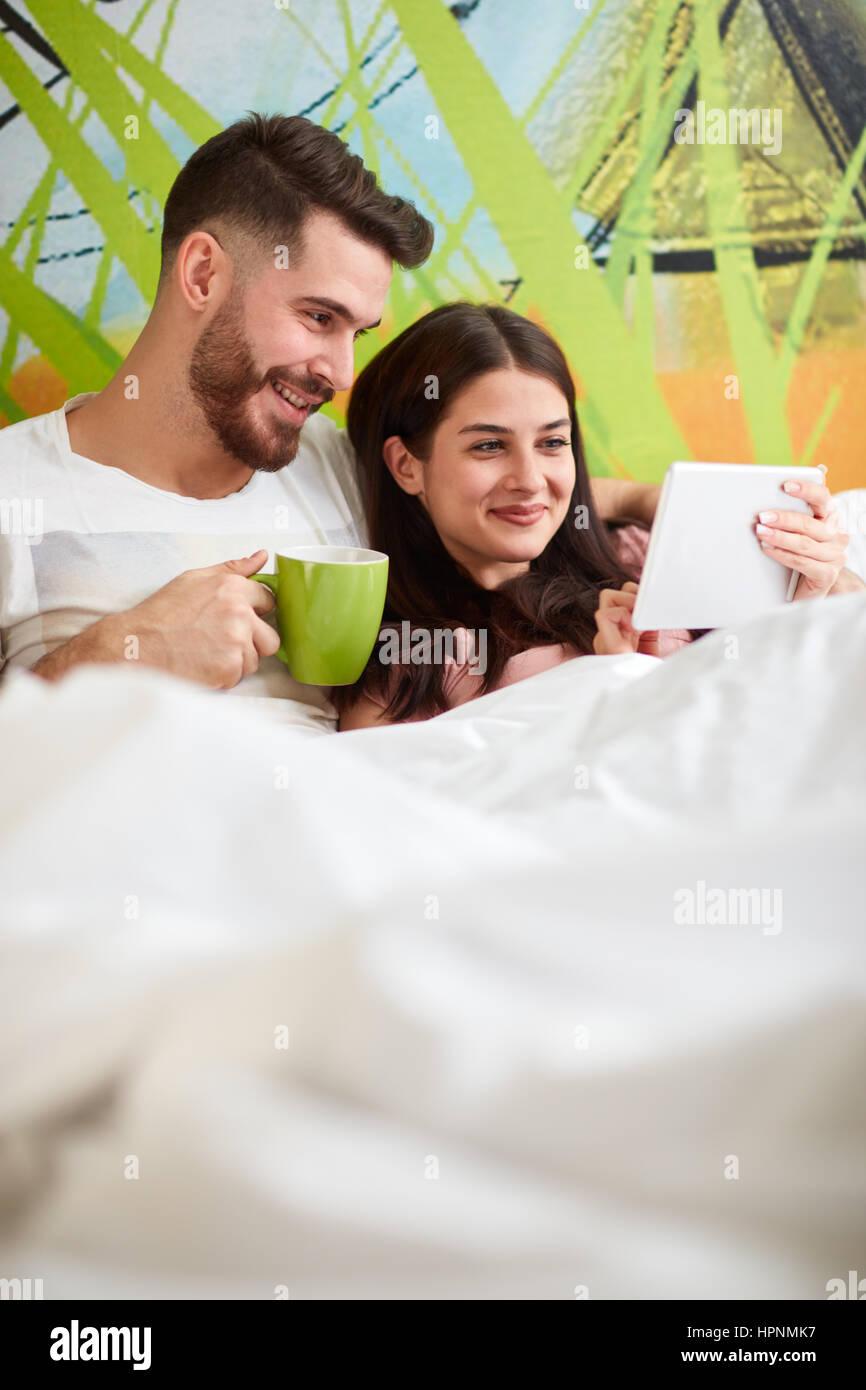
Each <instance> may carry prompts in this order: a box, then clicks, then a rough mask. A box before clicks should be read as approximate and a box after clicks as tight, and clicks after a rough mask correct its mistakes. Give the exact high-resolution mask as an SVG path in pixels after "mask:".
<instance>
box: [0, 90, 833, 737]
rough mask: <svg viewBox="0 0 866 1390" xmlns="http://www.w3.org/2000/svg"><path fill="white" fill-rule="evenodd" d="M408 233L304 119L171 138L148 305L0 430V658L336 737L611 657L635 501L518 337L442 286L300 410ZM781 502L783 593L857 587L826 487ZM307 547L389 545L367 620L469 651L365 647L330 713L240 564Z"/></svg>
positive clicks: (347, 354)
mask: <svg viewBox="0 0 866 1390" xmlns="http://www.w3.org/2000/svg"><path fill="white" fill-rule="evenodd" d="M432 244H433V227H432V226H431V224H430V223H429V222H428V221H427V220H426V219H425V218H424V217H422V216H421V215H420V213H419V212H418V211H417V209H416V208H415V207H414V206H413V205H412V204H411V203H408V202H406V201H405V200H403V199H401V198H397V197H389V196H388V195H387V194H386V193H385V192H384V191H383V190H382V189H380V188H379V186H378V184H377V182H376V179H375V177H374V176H373V174H372V173H370V171H368V170H366V169H365V168H364V165H363V163H362V162H361V160H360V159H359V158H358V156H356V155H353V154H351V153H350V152H349V150H348V149H347V147H346V146H345V145H344V144H343V142H342V141H341V140H339V139H338V137H337V136H336V135H334V134H333V133H332V132H330V131H327V130H324V129H322V128H321V127H319V126H316V125H315V124H313V123H312V122H310V121H308V120H306V119H305V118H303V117H300V116H292V117H283V116H274V117H267V118H265V117H262V116H257V115H254V114H250V115H249V116H248V117H247V118H245V119H244V120H242V121H238V122H236V123H235V124H234V125H233V126H230V127H229V128H228V129H227V130H225V131H222V132H221V133H220V134H218V135H216V136H214V137H213V138H212V139H211V140H209V141H208V142H207V143H206V144H205V145H203V146H202V147H201V148H200V149H199V150H197V151H196V152H195V153H194V154H193V156H192V157H191V158H190V160H189V161H188V163H187V164H186V165H185V166H184V168H183V169H182V170H181V172H180V174H179V175H178V177H177V179H176V180H175V183H174V184H173V186H172V188H171V191H170V193H169V197H168V200H167V203H166V207H165V215H164V220H163V230H162V246H161V251H162V256H161V268H160V276H159V282H158V286H157V294H156V299H155V302H154V304H153V306H152V309H151V312H150V314H149V317H148V319H147V322H146V324H145V326H144V328H143V330H142V332H141V334H140V336H139V338H138V339H137V340H136V342H135V343H134V345H133V346H132V348H131V350H130V352H129V353H128V355H127V357H126V359H125V360H124V361H123V362H122V363H121V365H120V366H119V368H118V370H117V371H116V373H115V375H114V376H113V377H112V379H111V380H110V381H109V383H108V384H107V385H106V386H105V387H104V389H103V390H101V391H99V392H84V393H80V394H79V395H76V396H74V397H73V398H72V399H70V400H68V401H67V402H66V403H65V405H64V406H63V407H61V408H60V409H58V410H55V411H52V412H50V413H49V414H46V415H41V416H36V417H34V418H32V419H28V420H22V421H20V422H19V423H16V424H12V425H9V426H8V427H7V428H5V429H3V430H2V431H0V502H2V517H0V520H2V525H0V668H3V667H7V666H9V667H14V666H18V667H23V668H25V669H29V670H31V671H34V672H35V673H36V674H38V675H39V676H41V677H44V678H45V679H47V680H54V679H57V678H58V677H61V676H63V675H64V674H65V673H66V672H68V671H70V670H73V669H74V668H75V667H76V666H79V665H81V664H85V663H89V662H101V663H106V662H107V663H116V664H121V663H124V662H128V661H135V662H140V663H141V664H142V665H147V666H151V667H156V668H159V669H162V670H164V671H168V672H170V673H173V674H175V675H178V676H181V677H184V678H186V679H188V680H192V681H195V682H197V683H198V684H199V685H202V686H205V687H208V688H210V689H220V690H226V691H231V692H232V693H237V694H242V695H252V696H255V695H260V696H265V697H268V699H269V708H271V709H273V708H274V707H275V706H278V707H279V708H280V711H281V717H283V712H284V711H288V714H287V715H286V716H285V717H287V719H288V721H289V722H294V723H304V724H307V725H309V724H312V725H314V726H315V727H317V728H321V729H326V730H332V729H333V728H334V727H335V724H336V719H337V714H338V713H339V716H340V722H341V726H342V727H344V728H357V727H360V726H363V725H365V724H372V723H378V722H382V721H393V720H395V719H396V720H399V719H412V718H424V717H427V716H429V715H432V714H435V713H436V712H437V711H440V710H443V709H446V708H448V707H450V706H451V705H453V704H455V703H459V702H461V701H464V700H466V699H469V698H472V697H473V696H474V695H476V694H478V693H481V692H482V691H485V690H489V689H494V688H495V687H497V686H500V685H502V684H504V683H507V682H510V681H513V680H515V679H518V678H519V677H521V676H523V675H527V674H530V673H531V672H534V671H537V670H540V669H543V668H544V667H545V666H549V665H551V664H554V663H556V662H558V661H562V660H565V659H567V658H569V657H573V656H577V655H581V654H583V653H589V652H592V651H595V652H618V651H623V650H626V651H627V650H630V649H634V648H635V647H636V646H637V645H638V643H637V637H636V635H635V634H634V632H633V631H632V629H631V624H630V622H629V613H630V609H631V606H632V603H633V594H634V580H635V579H636V578H637V576H638V574H639V572H640V565H641V560H642V555H643V548H644V542H645V534H646V532H645V527H646V524H647V523H648V522H649V521H650V520H651V517H652V512H653V509H654V506H655V502H656V498H657V492H658V490H657V489H656V488H648V487H646V486H642V485H639V484H636V483H629V482H626V481H622V480H614V479H594V480H593V481H592V484H590V480H589V479H588V477H587V473H586V467H585V464H584V461H583V458H582V454H581V448H580V439H579V434H578V428H577V420H576V416H575V409H574V391H573V387H572V383H571V378H570V376H569V373H568V369H567V366H566V363H565V360H564V358H563V355H562V353H561V352H560V350H559V348H558V347H557V345H556V343H555V342H553V340H552V339H551V338H550V337H549V335H547V334H546V333H544V332H543V331H542V330H541V329H540V328H538V327H536V326H534V325H533V324H531V323H530V322H528V321H527V320H525V319H523V318H521V317H519V316H518V315H516V314H514V313H511V312H510V311H508V310H506V309H504V308H501V307H495V306H490V307H483V306H474V305H469V304H451V305H445V306H443V307H441V308H439V309H436V310H434V311H433V312H432V313H429V314H427V315H425V316H424V317H423V318H422V319H420V320H419V321H418V322H416V323H415V324H413V325H412V326H411V327H410V328H408V329H406V330H405V331H404V332H403V333H401V334H400V335H399V336H398V337H397V338H396V339H394V340H393V341H392V342H391V343H390V344H389V345H388V346H387V347H386V348H385V349H383V351H382V352H380V353H379V354H378V356H376V357H375V359H374V360H373V361H372V362H371V363H370V364H369V365H368V366H367V367H366V368H365V370H364V371H363V372H362V373H361V375H360V377H359V379H358V381H357V383H356V384H355V387H354V390H353V391H352V395H351V399H350V405H349V438H348V439H347V438H346V435H345V433H344V432H343V431H340V430H338V429H337V428H336V426H335V425H334V424H333V422H332V421H331V420H329V419H328V418H327V417H325V416H323V415H320V414H317V413H316V412H317V411H318V410H319V407H320V406H321V405H323V404H325V403H326V402H328V401H330V400H332V399H333V397H334V395H335V394H336V393H337V392H338V391H347V390H349V388H350V387H351V386H352V380H353V375H354V367H353V350H354V343H355V340H356V339H357V337H358V336H359V335H360V334H361V333H363V332H365V331H366V330H367V329H369V328H371V327H375V326H377V325H378V324H379V323H380V322H381V319H382V314H383V309H384V305H385V300H386V295H387V292H388V288H389V285H390V280H391V275H392V271H393V266H394V264H395V263H396V264H397V265H399V266H402V267H404V268H414V267H417V266H419V265H421V264H423V262H424V261H425V260H426V259H427V257H428V256H429V254H430V251H431V248H432ZM804 495H805V496H806V500H807V501H808V502H809V503H810V504H811V507H812V511H813V514H814V515H813V516H810V517H801V516H798V515H797V514H788V513H785V512H781V513H780V514H779V517H778V520H777V521H776V522H775V523H774V526H773V529H772V531H771V532H770V533H769V534H767V535H766V536H765V537H762V538H761V539H762V543H765V544H769V545H771V546H772V547H773V548H772V549H771V550H770V553H771V554H774V555H775V556H776V558H778V559H779V560H780V561H781V562H783V563H785V564H788V565H792V566H794V567H795V568H796V569H798V570H800V572H801V575H802V579H801V582H800V591H799V592H798V597H812V596H819V595H821V594H824V593H827V592H830V591H831V590H835V591H838V590H840V588H841V587H844V586H845V584H846V583H848V584H850V583H857V582H858V581H854V580H853V579H850V580H849V579H847V578H846V575H847V572H845V571H843V569H842V566H843V564H844V545H843V541H844V537H843V536H841V534H840V529H841V528H840V526H839V523H838V518H837V516H836V514H835V510H834V508H833V506H832V503H831V500H830V497H829V494H828V493H827V490H826V488H824V487H817V488H812V489H810V490H809V491H808V492H807V493H804ZM626 518H631V519H632V521H633V522H637V523H641V522H642V523H643V530H642V529H641V526H640V524H632V525H626V524H624V521H625V519H626ZM757 543H758V541H757V540H756V544H757ZM315 544H330V545H358V544H360V545H364V544H369V545H372V546H374V547H376V548H379V549H382V550H385V551H386V552H387V553H388V554H389V555H390V556H391V582H390V588H389V592H388V599H387V608H386V618H385V621H386V625H387V624H390V625H392V626H393V625H396V626H398V627H400V626H402V625H403V624H408V625H409V626H410V628H411V629H412V630H413V631H415V630H416V629H418V628H419V627H420V628H424V629H427V630H430V629H433V630H437V629H450V630H454V631H455V633H456V634H458V635H462V636H464V637H465V636H466V635H467V634H468V635H469V636H470V637H471V636H473V635H474V637H475V641H476V645H477V648H478V650H474V652H473V654H472V655H474V656H475V657H477V656H478V655H479V654H480V645H481V639H482V638H483V641H484V657H485V660H484V662H483V663H482V662H480V661H478V660H473V659H472V655H470V656H469V658H468V659H467V660H466V661H465V662H462V663H461V662H460V661H450V662H449V661H440V662H438V663H436V662H431V663H428V664H414V663H413V662H412V661H409V662H407V663H404V664H402V665H401V664H397V665H388V664H386V663H385V661H384V660H383V659H382V658H383V656H384V651H383V649H382V648H381V647H380V648H377V649H376V650H374V653H373V656H372V657H371V660H370V663H369V664H368V667H367V669H366V671H365V672H364V675H363V677H362V679H361V680H360V682H359V683H358V685H357V686H356V687H353V688H351V689H349V690H339V691H336V692H333V694H334V697H335V702H336V704H337V705H338V706H339V709H338V710H337V709H335V703H332V700H331V692H329V691H327V690H320V689H318V688H317V687H310V686H300V685H299V684H298V683H297V682H295V681H294V680H293V679H292V677H291V675H290V673H289V671H288V670H287V669H286V667H285V666H284V665H283V663H282V662H280V661H279V660H278V659H277V657H276V655H275V653H276V651H277V648H278V646H279V638H278V636H277V633H276V631H275V630H274V628H273V626H272V625H271V624H270V623H269V622H268V621H267V620H266V619H267V615H268V613H269V612H270V611H271V609H272V608H273V604H274V600H273V596H272V595H271V594H270V592H269V591H268V590H267V589H266V588H265V587H264V586H262V585H259V584H256V583H254V582H253V581H252V579H251V578H250V576H251V575H253V574H255V573H256V572H257V571H258V570H261V569H262V568H263V566H264V565H265V564H266V563H267V561H268V557H269V555H270V554H271V553H274V552H277V551H289V550H291V549H293V548H295V547H297V546H301V545H315ZM250 552H252V553H250ZM687 638H688V634H665V635H664V636H663V637H662V638H660V639H653V638H651V639H648V640H649V643H650V645H649V646H648V645H647V639H645V640H644V647H643V649H645V650H651V651H656V652H660V653H662V654H664V652H665V651H667V650H669V649H670V648H672V647H673V646H675V645H677V643H678V642H681V641H684V640H687ZM653 642H656V645H654V646H653V645H652V643H653ZM482 668H483V669H482Z"/></svg>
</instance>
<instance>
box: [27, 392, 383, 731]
mask: <svg viewBox="0 0 866 1390" xmlns="http://www.w3.org/2000/svg"><path fill="white" fill-rule="evenodd" d="M93 394H94V393H93V392H85V393H84V394H82V395H79V396H75V397H73V398H72V400H69V401H67V402H66V404H65V405H64V406H63V407H62V408H61V409H60V410H54V411H52V412H51V413H50V414H47V415H37V416H34V417H33V418H32V419H30V420H22V421H20V422H19V423H18V424H14V425H7V426H6V428H5V429H2V430H0V669H2V667H3V666H4V665H6V664H7V663H8V664H9V666H10V667H11V668H14V667H16V666H21V667H31V666H34V665H35V664H36V662H37V661H38V660H39V659H40V657H42V656H44V655H45V654H46V653H47V652H50V651H53V650H54V649H55V647H59V646H60V645H61V644H62V643H64V642H68V641H69V639H70V638H71V637H75V636H76V635H77V634H78V633H79V632H82V631H84V629H85V628H87V627H89V626H90V624H91V623H93V622H96V621H97V619H99V618H103V617H105V616H106V615H107V614H109V613H120V612H123V611H125V610H126V609H129V608H132V607H134V605H135V604H137V603H140V602H141V601H142V600H143V599H145V598H147V597H148V596H149V595H150V594H153V593H155V592H156V590H157V589H161V588H162V586H163V585H164V584H167V583H168V582H169V580H171V579H174V578H176V577H177V575H179V574H182V573H183V572H184V571H185V570H190V569H201V568H203V567H204V566H206V565H214V564H218V563H219V562H220V561H223V560H237V559H240V558H241V557H242V556H246V555H251V554H252V553H253V551H256V550H263V549H267V550H268V551H270V553H271V559H270V561H269V563H268V564H267V565H265V566H264V569H265V570H272V569H273V555H274V552H275V551H285V550H286V549H288V548H290V547H292V546H297V545H366V538H365V537H366V530H365V526H364V519H363V508H362V504H361V497H360V493H359V490H358V485H357V480H356V474H355V455H354V451H353V449H352V447H351V445H350V444H349V441H348V438H347V437H346V434H345V432H344V431H342V430H340V429H338V428H337V426H336V425H335V424H334V422H333V420H330V419H328V417H327V416H325V415H320V414H316V415H313V416H311V417H310V419H309V420H308V421H307V423H306V424H305V425H304V427H303V429H302V431H301V438H300V443H299V447H298V452H297V454H296V456H295V458H294V460H293V461H292V463H290V464H288V465H287V466H286V467H285V468H282V469H280V471H279V472H278V473H264V472H261V471H257V472H255V473H254V474H253V476H252V478H251V479H250V481H249V482H248V483H247V484H246V485H245V486H244V487H243V488H241V490H240V491H239V492H235V493H231V494H230V495H229V496H228V497H219V498H207V499H199V498H194V497H182V496H180V495H179V494H177V493H174V492H164V491H163V490H162V489H161V488H156V487H151V486H150V484H149V483H144V482H141V481H140V479H138V478H134V477H132V475H131V474H129V473H125V472H124V471H123V469H122V468H114V467H109V466H107V465H105V464H101V463H96V462H95V461H94V460H93V459H88V458H84V457H83V456H82V455H80V454H76V453H73V451H72V447H71V445H70V441H69V430H68V429H67V425H66V416H67V414H68V412H69V411H70V410H74V409H75V408H76V407H77V406H79V405H81V404H83V402H84V401H86V400H88V399H89V398H90V396H91V395H93ZM228 693H230V694H233V695H249V696H266V697H270V699H271V701H273V700H274V699H276V700H280V701H285V702H286V703H285V704H281V705H279V706H275V705H274V706H271V710H272V712H273V711H274V710H278V711H279V713H280V715H281V717H284V718H285V719H286V721H287V722H292V723H301V724H310V725H313V726H317V727H322V728H326V729H328V728H334V727H335V720H336V712H335V710H334V707H333V705H332V704H331V702H330V700H329V698H328V691H327V690H326V689H325V688H323V687H320V686H310V685H299V684H298V682H297V681H295V680H293V679H292V676H291V674H290V672H289V670H288V668H287V667H286V666H285V665H284V663H283V662H281V661H279V660H278V659H277V657H275V656H273V657H266V658H264V659H263V660H262V661H261V663H260V665H259V668H258V670H257V671H256V672H255V674H253V675H251V676H246V677H244V679H243V680H242V681H241V682H240V684H239V685H237V686H236V687H235V688H234V690H232V691H230V692H228Z"/></svg>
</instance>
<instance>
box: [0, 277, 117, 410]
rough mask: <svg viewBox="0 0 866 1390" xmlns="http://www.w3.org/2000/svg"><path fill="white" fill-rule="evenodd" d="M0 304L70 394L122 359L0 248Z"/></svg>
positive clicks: (103, 378)
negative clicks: (51, 367)
mask: <svg viewBox="0 0 866 1390" xmlns="http://www.w3.org/2000/svg"><path fill="white" fill-rule="evenodd" d="M0 303H2V305H3V308H4V309H5V310H6V312H7V313H8V314H9V316H10V318H14V319H15V321H16V322H17V323H20V324H26V330H25V331H26V333H27V336H28V337H29V338H31V339H32V340H33V342H34V343H35V344H36V346H37V347H38V348H39V349H40V351H41V352H43V353H44V354H45V356H46V357H47V358H48V359H49V361H50V362H51V364H52V366H54V367H55V368H56V369H57V371H58V372H59V373H60V375H61V376H62V377H63V378H64V379H65V381H66V383H67V388H68V390H69V392H70V395H77V394H78V392H79V391H92V390H93V386H94V382H95V381H100V382H102V381H107V380H108V377H109V376H110V375H111V374H112V373H113V372H116V371H117V369H118V367H119V366H120V364H121V362H122V360H123V359H122V358H121V356H120V354H119V353H118V352H116V351H115V350H114V348H113V347H111V346H110V345H109V344H108V343H106V341H105V339H104V338H103V337H102V336H101V335H100V334H99V333H96V332H93V331H92V330H90V329H88V328H86V327H85V326H84V324H82V323H81V322H80V320H79V319H77V318H76V317H75V315H74V314H73V313H72V312H71V311H70V310H69V309H67V308H65V307H64V305H62V304H59V303H58V302H57V300H56V299H52V297H51V295H49V294H46V293H45V291H44V290H41V289H39V287H38V285H34V284H33V283H32V281H31V280H29V279H28V278H27V276H26V275H25V274H24V272H23V271H21V270H19V269H18V267H17V266H16V265H15V263H14V261H12V260H11V259H10V258H9V257H8V256H7V255H6V254H5V252H3V251H0Z"/></svg>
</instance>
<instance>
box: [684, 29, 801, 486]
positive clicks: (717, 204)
mask: <svg viewBox="0 0 866 1390" xmlns="http://www.w3.org/2000/svg"><path fill="white" fill-rule="evenodd" d="M695 43H696V46H697V50H698V60H699V62H700V73H699V79H698V81H699V86H700V93H701V96H702V97H703V98H704V100H705V101H706V104H707V109H708V110H709V109H710V108H712V107H715V108H720V109H722V110H725V111H727V110H728V109H729V107H730V105H731V103H730V100H729V95H728V89H727V83H726V80H725V75H724V66H723V58H722V47H721V42H720V39H719V31H718V25H717V23H716V16H715V14H714V12H713V9H712V7H709V8H703V7H701V6H697V7H696V12H695ZM702 153H703V160H704V169H705V172H706V184H707V213H708V218H709V225H710V233H711V236H712V241H713V251H714V254H715V261H716V274H717V279H718V284H719V292H720V294H721V299H722V308H723V312H724V315H725V320H726V322H727V326H728V334H729V337H730V341H731V347H732V349H733V354H734V365H735V369H736V372H737V375H738V377H739V379H740V391H741V398H742V401H743V408H744V410H745V414H746V420H747V422H748V425H749V432H750V434H751V437H752V446H753V451H754V462H755V463H763V464H778V465H785V466H791V465H792V464H793V462H794V457H793V452H792V448H791V437H790V432H789V429H788V420H787V415H786V411H785V392H784V386H783V383H782V378H781V373H780V372H779V370H778V363H777V360H776V356H775V352H774V349H773V341H772V335H771V332H770V327H769V324H768V323H767V320H766V316H765V313H764V309H763V304H762V294H761V284H760V280H759V277H758V271H757V267H756V266H755V258H754V255H753V254H752V248H751V245H749V244H744V239H743V235H742V232H743V228H744V227H746V226H747V225H748V222H747V217H746V208H745V197H744V193H743V188H742V184H741V180H740V162H739V153H738V150H737V148H736V147H735V146H733V145H729V144H718V145H711V144H705V145H704V146H703V147H702Z"/></svg>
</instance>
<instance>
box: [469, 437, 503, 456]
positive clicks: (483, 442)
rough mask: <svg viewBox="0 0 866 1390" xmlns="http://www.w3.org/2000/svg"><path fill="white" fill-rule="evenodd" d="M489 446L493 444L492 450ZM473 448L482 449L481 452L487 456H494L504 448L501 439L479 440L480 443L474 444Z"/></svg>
mask: <svg viewBox="0 0 866 1390" xmlns="http://www.w3.org/2000/svg"><path fill="white" fill-rule="evenodd" d="M489 444H492V445H493V448H492V449H490V448H488V447H487V446H488V445H489ZM472 447H473V449H480V450H482V452H483V453H485V454H493V453H497V452H498V451H499V450H500V449H501V448H502V440H501V439H481V440H479V442H478V443H477V444H473V445H472Z"/></svg>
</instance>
